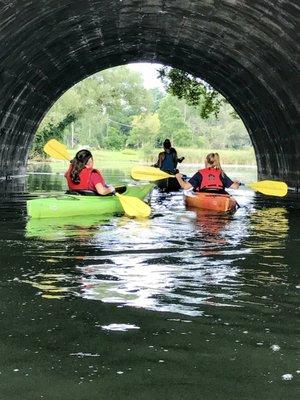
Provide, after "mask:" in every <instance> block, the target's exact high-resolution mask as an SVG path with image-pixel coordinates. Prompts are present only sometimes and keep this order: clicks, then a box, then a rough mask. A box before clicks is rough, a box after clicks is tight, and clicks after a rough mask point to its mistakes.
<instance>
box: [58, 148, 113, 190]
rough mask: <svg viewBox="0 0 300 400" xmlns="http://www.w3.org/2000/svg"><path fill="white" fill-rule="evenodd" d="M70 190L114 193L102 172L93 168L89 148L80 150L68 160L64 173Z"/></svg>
mask: <svg viewBox="0 0 300 400" xmlns="http://www.w3.org/2000/svg"><path fill="white" fill-rule="evenodd" d="M65 178H66V179H67V183H68V187H69V190H70V191H73V192H74V191H75V192H78V193H82V194H88V193H90V194H93V193H94V194H99V195H102V196H105V195H108V194H113V193H115V188H114V187H113V186H111V185H107V183H106V182H105V180H104V178H103V176H102V174H101V172H100V171H98V170H97V169H94V161H93V156H92V153H91V152H90V151H89V150H80V151H78V152H77V153H76V155H75V157H74V158H73V160H71V161H70V166H69V169H68V171H67V172H66V173H65Z"/></svg>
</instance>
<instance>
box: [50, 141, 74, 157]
mask: <svg viewBox="0 0 300 400" xmlns="http://www.w3.org/2000/svg"><path fill="white" fill-rule="evenodd" d="M44 152H45V153H46V154H48V156H50V157H52V158H56V159H58V160H71V156H70V154H69V152H68V150H67V147H66V146H65V145H64V144H62V143H59V142H58V141H57V140H56V139H51V140H49V142H47V143H46V144H45V146H44Z"/></svg>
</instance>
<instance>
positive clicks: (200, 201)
mask: <svg viewBox="0 0 300 400" xmlns="http://www.w3.org/2000/svg"><path fill="white" fill-rule="evenodd" d="M184 199H185V204H186V205H187V206H188V207H194V208H202V209H203V210H214V211H221V212H229V211H234V210H235V209H236V207H237V202H236V201H235V199H234V198H233V197H231V196H230V195H229V194H218V193H205V192H199V193H193V194H192V195H191V196H187V195H185V196H184Z"/></svg>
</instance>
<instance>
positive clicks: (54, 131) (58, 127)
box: [31, 113, 77, 158]
mask: <svg viewBox="0 0 300 400" xmlns="http://www.w3.org/2000/svg"><path fill="white" fill-rule="evenodd" d="M76 118H77V116H76V114H72V113H70V114H67V115H66V116H65V117H64V118H63V119H62V120H61V121H60V122H58V123H56V124H54V123H52V122H48V124H47V125H45V126H44V127H43V128H42V129H40V130H38V132H37V134H36V136H35V141H34V146H33V148H32V150H31V156H32V157H35V156H40V157H42V158H45V157H46V154H45V153H44V152H43V147H44V145H45V144H46V143H47V142H48V140H50V139H57V140H62V139H63V136H64V130H65V128H66V127H67V126H68V125H70V124H71V123H72V122H74V121H75V120H76Z"/></svg>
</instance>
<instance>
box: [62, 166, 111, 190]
mask: <svg viewBox="0 0 300 400" xmlns="http://www.w3.org/2000/svg"><path fill="white" fill-rule="evenodd" d="M72 168H73V166H72V164H70V166H69V169H68V171H67V172H66V173H65V178H66V179H67V183H68V187H69V189H70V190H92V189H91V187H90V182H91V176H92V172H97V173H98V174H99V175H100V177H101V179H102V181H103V182H101V183H102V185H103V186H104V185H105V180H104V178H103V176H102V175H101V173H100V171H98V170H97V169H92V168H86V167H85V168H83V169H82V170H81V171H80V173H79V179H80V183H74V182H73V181H72V179H71V170H72Z"/></svg>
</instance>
